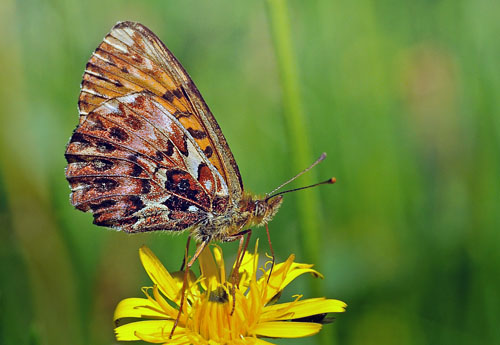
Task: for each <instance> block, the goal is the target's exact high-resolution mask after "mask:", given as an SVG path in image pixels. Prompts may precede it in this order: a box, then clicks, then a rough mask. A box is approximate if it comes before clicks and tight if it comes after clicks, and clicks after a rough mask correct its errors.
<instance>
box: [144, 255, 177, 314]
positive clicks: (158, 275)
mask: <svg viewBox="0 0 500 345" xmlns="http://www.w3.org/2000/svg"><path fill="white" fill-rule="evenodd" d="M139 256H140V258H141V262H142V265H143V266H144V269H145V270H146V272H147V273H148V275H149V277H150V278H151V280H152V281H153V283H155V284H156V285H158V288H159V289H160V291H161V292H162V293H163V294H164V295H165V296H167V298H168V299H169V300H171V301H173V302H175V303H176V304H177V305H179V302H180V295H179V293H178V292H179V289H178V288H177V283H176V281H175V279H173V278H172V276H171V275H170V273H168V271H167V270H166V268H165V267H164V266H163V265H162V263H161V262H160V260H158V258H157V257H156V256H155V255H154V254H153V252H152V251H151V250H150V249H149V248H148V247H146V246H142V247H141V249H139Z"/></svg>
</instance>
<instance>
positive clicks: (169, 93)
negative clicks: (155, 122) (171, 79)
mask: <svg viewBox="0 0 500 345" xmlns="http://www.w3.org/2000/svg"><path fill="white" fill-rule="evenodd" d="M161 97H163V98H164V99H166V100H167V101H168V102H169V103H172V101H173V100H174V94H173V93H172V90H167V91H166V92H165V93H164V94H163V95H162V96H161Z"/></svg>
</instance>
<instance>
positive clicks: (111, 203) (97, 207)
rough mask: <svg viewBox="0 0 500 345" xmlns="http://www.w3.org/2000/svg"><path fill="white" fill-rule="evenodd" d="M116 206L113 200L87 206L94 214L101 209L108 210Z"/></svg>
mask: <svg viewBox="0 0 500 345" xmlns="http://www.w3.org/2000/svg"><path fill="white" fill-rule="evenodd" d="M114 205H116V201H114V200H104V201H102V202H100V203H97V204H95V203H94V204H89V206H90V209H91V210H92V211H93V212H96V211H98V210H100V209H103V208H109V207H111V206H114Z"/></svg>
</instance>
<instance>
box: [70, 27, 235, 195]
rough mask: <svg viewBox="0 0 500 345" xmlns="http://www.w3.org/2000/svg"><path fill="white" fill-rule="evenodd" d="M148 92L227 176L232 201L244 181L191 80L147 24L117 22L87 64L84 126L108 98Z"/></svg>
mask: <svg viewBox="0 0 500 345" xmlns="http://www.w3.org/2000/svg"><path fill="white" fill-rule="evenodd" d="M143 90H147V91H150V92H151V93H153V94H155V95H156V96H158V97H160V98H161V101H159V102H160V103H162V105H163V106H164V108H165V109H166V110H167V111H168V112H169V113H170V114H172V115H173V116H174V117H175V118H176V119H177V120H178V122H179V123H180V124H181V125H182V126H183V127H184V128H185V129H186V130H187V131H188V132H189V134H190V135H191V137H192V138H193V139H194V141H195V142H196V144H197V145H198V146H199V148H200V149H201V150H202V152H203V153H204V155H205V156H206V157H207V158H208V160H209V161H210V163H211V165H212V167H213V168H215V169H216V170H217V171H218V173H219V174H220V175H221V176H222V177H223V180H224V181H225V182H226V184H227V187H228V191H229V200H230V202H232V203H235V202H237V201H238V200H240V199H241V196H242V193H243V183H242V180H241V176H240V173H239V170H238V166H237V164H236V162H235V160H234V157H233V154H232V152H231V150H230V149H229V146H228V144H227V142H226V139H225V138H224V135H223V134H222V131H221V130H220V127H219V125H218V124H217V122H216V120H215V118H214V117H213V115H212V113H211V112H210V109H209V108H208V106H207V105H206V103H205V101H204V100H203V98H202V96H201V95H200V93H199V91H198V89H197V88H196V86H195V85H194V83H193V81H192V80H191V78H190V77H189V75H188V74H187V72H186V71H185V70H184V68H183V67H182V66H181V64H180V63H179V62H178V61H177V59H176V58H175V57H174V55H173V54H172V53H171V52H170V51H169V50H168V49H167V48H166V47H165V45H164V44H163V43H162V42H161V41H160V39H159V38H158V37H157V36H156V35H155V34H154V33H153V32H151V31H150V30H149V29H148V28H146V27H145V26H143V25H141V24H139V23H133V22H121V23H118V24H116V25H115V26H114V27H113V28H112V29H111V31H110V33H109V34H108V35H107V36H106V37H105V38H104V40H103V42H102V43H101V44H100V45H99V47H98V48H97V49H96V51H95V52H94V53H93V54H92V57H91V58H90V60H89V62H88V63H87V66H86V69H85V73H84V76H83V81H82V85H81V93H80V98H79V110H80V124H82V123H83V122H85V120H86V118H87V117H88V115H89V114H90V113H91V112H92V111H93V110H94V109H96V108H97V107H99V106H100V105H102V104H103V103H105V102H106V101H108V100H110V99H113V98H116V97H120V96H123V95H127V94H130V93H133V92H141V91H143Z"/></svg>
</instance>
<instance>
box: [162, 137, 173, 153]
mask: <svg viewBox="0 0 500 345" xmlns="http://www.w3.org/2000/svg"><path fill="white" fill-rule="evenodd" d="M162 152H163V153H164V154H166V155H167V156H169V157H172V155H173V154H174V144H172V142H171V141H170V140H169V141H168V142H167V149H166V150H164V151H162Z"/></svg>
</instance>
